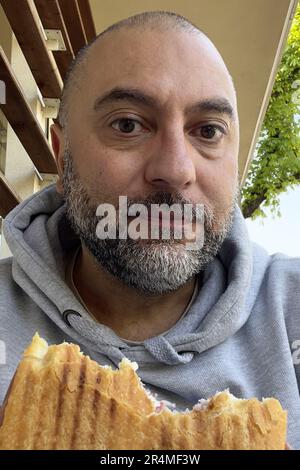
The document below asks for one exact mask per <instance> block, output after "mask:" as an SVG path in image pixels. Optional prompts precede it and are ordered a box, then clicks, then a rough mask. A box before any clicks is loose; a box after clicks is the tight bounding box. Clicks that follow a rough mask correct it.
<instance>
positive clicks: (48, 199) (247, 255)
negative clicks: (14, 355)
mask: <svg viewBox="0 0 300 470" xmlns="http://www.w3.org/2000/svg"><path fill="white" fill-rule="evenodd" d="M4 235H5V238H6V241H7V243H8V245H9V248H10V250H11V252H12V255H13V265H12V273H13V278H14V280H15V282H16V283H17V284H18V285H19V286H20V287H21V289H23V290H24V291H25V292H26V294H27V295H29V296H30V297H31V298H32V300H34V302H35V303H36V304H37V305H38V306H39V307H40V308H41V309H42V311H43V312H44V313H45V315H47V316H48V317H49V318H50V319H51V321H52V322H54V323H55V324H56V325H57V326H58V327H59V328H60V329H61V330H62V331H63V332H64V333H66V334H67V335H68V336H70V337H71V338H73V339H74V340H75V341H76V342H80V343H81V344H84V345H85V346H86V347H87V348H90V349H92V350H94V351H95V352H98V353H101V354H104V355H105V356H107V357H108V358H109V359H110V360H111V361H112V362H113V363H114V364H115V365H117V364H118V363H119V362H120V360H122V358H124V357H127V358H128V359H130V360H131V361H136V362H138V363H139V364H142V363H150V364H151V363H157V362H160V363H164V364H170V365H175V364H184V363H187V362H190V361H191V360H192V359H193V357H194V355H195V354H199V353H201V352H203V351H206V350H208V349H210V348H212V347H213V346H215V345H217V344H219V343H222V342H223V341H225V340H226V339H227V338H228V337H230V336H232V335H234V334H235V333H236V332H237V331H238V330H239V329H240V328H241V327H242V326H243V325H244V324H245V322H246V321H247V319H248V317H249V315H250V312H251V308H252V306H253V303H254V300H255V298H256V296H257V293H258V289H259V286H260V284H261V281H262V278H263V276H264V273H265V269H266V267H267V265H268V261H269V257H268V255H267V253H266V252H265V250H263V249H262V248H260V247H259V246H257V245H255V244H251V243H250V241H249V238H248V233H247V229H246V224H245V221H244V219H243V216H242V214H241V211H240V209H239V207H238V206H236V208H235V213H234V222H233V226H232V229H231V231H230V233H229V235H228V237H227V238H226V240H225V241H224V243H223V245H222V247H221V250H220V252H219V254H218V256H217V257H215V258H214V260H213V261H212V262H211V263H210V264H209V265H208V266H207V268H206V269H205V271H204V273H203V276H202V285H201V287H200V290H199V293H198V296H197V297H196V299H195V301H194V303H193V304H192V306H191V308H190V310H189V311H188V313H187V315H186V316H185V317H183V318H182V319H181V320H179V321H178V323H177V324H176V325H175V326H174V327H173V328H172V329H171V330H170V331H169V332H168V333H166V334H162V335H159V336H156V337H154V338H151V339H148V340H145V341H144V342H142V343H139V344H137V345H132V344H128V343H127V342H126V341H124V340H122V339H121V338H120V337H119V336H118V335H117V334H115V333H114V331H113V330H111V329H110V328H108V327H106V326H104V325H101V324H99V323H97V322H96V321H94V320H93V319H92V318H91V316H90V315H89V314H88V312H87V311H86V310H85V309H84V307H83V306H82V305H81V303H80V302H79V301H78V300H77V299H76V297H75V296H74V294H73V292H72V291H71V290H70V288H69V287H68V285H67V284H66V282H65V270H66V263H67V259H68V255H69V254H70V253H71V252H72V251H73V250H74V249H75V248H76V246H78V244H79V243H80V240H79V239H78V238H77V237H76V235H75V234H74V232H73V230H72V229H71V227H70V224H69V223H68V220H67V218H66V215H65V204H64V200H63V198H62V196H61V195H60V194H59V193H58V192H57V191H56V187H55V185H51V186H48V187H47V188H45V189H43V190H42V191H40V192H38V193H36V194H34V195H33V196H32V197H30V198H28V199H26V200H25V201H24V202H23V203H21V204H19V205H18V206H17V207H16V208H15V209H14V210H13V211H11V212H10V213H9V215H8V216H7V217H6V219H5V221H4ZM254 265H255V271H254V270H253V266H254ZM253 272H255V276H254V275H253ZM250 293H251V294H250Z"/></svg>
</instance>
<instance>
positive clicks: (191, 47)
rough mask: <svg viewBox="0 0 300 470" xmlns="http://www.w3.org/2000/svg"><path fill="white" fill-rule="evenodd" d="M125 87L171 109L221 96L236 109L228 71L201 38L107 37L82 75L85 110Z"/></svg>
mask: <svg viewBox="0 0 300 470" xmlns="http://www.w3.org/2000/svg"><path fill="white" fill-rule="evenodd" d="M123 85H126V86H127V87H132V88H139V89H142V90H144V91H147V92H148V94H151V95H153V96H155V97H156V98H157V99H158V100H159V101H160V102H161V103H162V104H166V105H168V103H170V104H172V103H173V104H174V103H175V102H176V103H180V102H181V101H182V102H184V104H186V102H187V101H189V100H190V101H193V100H195V99H198V98H203V99H205V98H210V97H211V96H216V95H218V96H220V95H223V96H224V98H227V99H228V100H229V101H231V102H232V104H234V90H233V86H232V84H231V81H230V77H229V74H228V72H227V69H226V66H225V64H224V62H223V60H222V58H221V56H220V55H219V53H218V52H217V50H216V49H215V48H214V46H213V45H212V43H211V42H210V41H209V40H208V39H207V38H206V37H205V36H202V35H200V34H199V35H198V34H194V33H193V34H191V33H187V32H181V31H180V32H178V31H176V32H175V31H153V30H147V29H143V30H142V29H129V30H128V29H127V28H126V29H122V30H120V31H117V32H112V33H108V34H107V35H104V36H103V38H100V40H99V41H97V42H96V43H94V45H93V46H92V47H91V49H90V51H89V54H88V58H87V61H86V63H85V64H84V67H83V69H82V80H81V87H82V90H84V94H81V95H82V96H81V99H82V98H83V105H85V104H86V105H87V106H89V107H91V105H92V103H93V102H94V100H95V98H96V97H97V96H99V95H100V94H102V93H104V92H106V91H107V90H109V89H111V88H113V87H118V86H123Z"/></svg>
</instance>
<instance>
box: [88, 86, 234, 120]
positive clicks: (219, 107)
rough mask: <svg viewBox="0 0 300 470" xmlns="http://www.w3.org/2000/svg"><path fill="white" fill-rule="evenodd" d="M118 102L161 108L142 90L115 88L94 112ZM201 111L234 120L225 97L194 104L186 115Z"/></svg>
mask: <svg viewBox="0 0 300 470" xmlns="http://www.w3.org/2000/svg"><path fill="white" fill-rule="evenodd" d="M118 101H128V102H130V103H133V104H141V105H144V106H147V107H148V108H156V109H158V108H159V107H160V105H159V102H158V101H157V100H156V99H155V98H153V97H152V96H150V95H148V94H146V93H144V92H142V91H140V90H137V89H135V88H121V87H115V88H113V89H111V90H109V91H107V92H106V93H104V95H102V96H100V97H99V98H97V99H96V101H95V103H94V111H96V112H97V111H100V110H101V109H102V108H104V107H106V106H107V105H109V104H113V103H115V102H118ZM201 111H202V112H204V111H208V112H209V111H213V112H216V113H218V114H225V115H227V116H228V117H229V118H230V119H233V118H234V111H233V107H232V106H231V104H230V102H229V101H228V100H227V98H223V97H218V96H216V97H212V98H209V99H204V100H201V101H198V102H197V103H194V104H193V105H191V106H189V107H188V108H186V109H185V114H186V115H189V114H192V113H195V112H201Z"/></svg>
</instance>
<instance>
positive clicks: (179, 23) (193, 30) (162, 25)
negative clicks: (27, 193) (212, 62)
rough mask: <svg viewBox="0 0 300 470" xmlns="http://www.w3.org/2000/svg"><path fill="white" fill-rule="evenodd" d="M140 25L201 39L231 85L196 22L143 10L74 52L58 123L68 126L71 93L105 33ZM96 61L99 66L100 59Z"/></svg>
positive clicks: (217, 56) (78, 85)
mask: <svg viewBox="0 0 300 470" xmlns="http://www.w3.org/2000/svg"><path fill="white" fill-rule="evenodd" d="M139 29H141V30H142V31H143V32H144V31H145V30H146V29H147V30H148V31H155V32H160V33H163V32H184V33H187V34H190V35H195V36H197V39H198V40H202V42H203V47H204V48H206V49H208V50H210V52H211V53H212V54H213V55H215V57H216V58H217V60H219V61H220V63H222V65H223V67H224V69H225V70H226V73H227V74H228V77H229V80H230V82H231V84H232V88H233V89H234V85H233V81H232V78H231V76H230V74H229V72H228V70H227V67H226V65H225V63H224V61H223V59H222V57H221V55H220V53H219V52H218V51H217V49H216V47H215V46H214V44H213V43H212V42H211V41H210V40H209V38H208V37H207V36H206V35H205V34H204V33H203V32H202V31H201V30H200V29H199V28H198V27H197V26H196V25H194V24H193V23H192V22H191V21H189V20H188V19H187V18H185V17H183V16H181V15H178V14H176V13H173V12H169V11H149V12H143V13H140V14H137V15H134V16H131V17H129V18H125V19H123V20H121V21H118V22H117V23H114V24H112V25H111V26H109V27H108V28H106V29H105V30H104V31H102V32H101V33H100V34H98V36H97V37H96V38H95V39H94V40H93V41H92V42H91V43H89V44H88V45H87V46H85V47H84V48H82V49H81V51H80V52H79V53H78V54H77V56H76V58H75V59H74V60H73V62H72V64H71V66H70V69H69V72H68V74H67V77H66V79H65V83H64V89H63V93H62V98H61V104H60V109H59V115H58V121H59V123H60V125H61V127H63V128H66V126H67V122H68V116H69V111H70V101H71V99H72V98H71V97H72V94H73V93H76V90H80V89H82V81H83V80H84V79H85V78H86V79H88V77H87V74H86V64H87V62H88V60H89V58H90V57H91V56H92V53H93V50H94V49H95V48H96V47H97V49H98V48H99V46H100V44H101V41H103V39H104V38H107V36H108V35H109V36H110V40H112V38H111V35H112V34H114V33H117V32H120V31H122V30H123V31H124V30H127V31H130V30H136V31H138V30H139ZM98 50H99V49H98ZM99 65H100V66H101V63H100V64H99ZM234 94H235V91H234Z"/></svg>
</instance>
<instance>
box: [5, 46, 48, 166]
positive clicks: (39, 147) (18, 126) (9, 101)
mask: <svg viewBox="0 0 300 470" xmlns="http://www.w3.org/2000/svg"><path fill="white" fill-rule="evenodd" d="M0 80H3V82H4V83H5V86H6V103H5V104H0V109H1V110H2V112H3V113H4V115H5V117H6V119H7V120H8V122H9V123H10V125H11V127H12V128H13V130H14V131H15V133H16V134H17V136H18V138H19V139H20V141H21V143H22V145H23V147H24V149H25V150H26V152H27V153H28V156H29V157H30V158H31V160H32V162H33V164H34V165H35V167H36V168H37V170H38V171H39V172H40V173H57V169H56V163H55V159H54V156H53V154H52V151H51V148H50V146H49V144H48V141H47V139H46V137H45V134H44V132H43V130H42V129H41V127H40V125H39V123H38V121H37V119H36V117H35V115H34V114H33V112H32V111H31V108H30V106H29V104H28V103H27V100H26V97H25V95H24V93H23V91H22V89H21V86H20V85H19V83H18V81H17V79H16V77H15V74H14V72H13V70H12V68H11V65H10V64H9V62H8V60H7V58H6V56H5V54H4V51H3V49H2V47H0Z"/></svg>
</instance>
